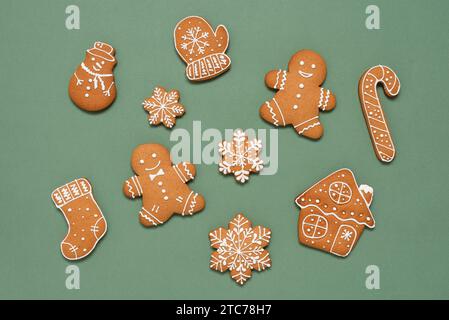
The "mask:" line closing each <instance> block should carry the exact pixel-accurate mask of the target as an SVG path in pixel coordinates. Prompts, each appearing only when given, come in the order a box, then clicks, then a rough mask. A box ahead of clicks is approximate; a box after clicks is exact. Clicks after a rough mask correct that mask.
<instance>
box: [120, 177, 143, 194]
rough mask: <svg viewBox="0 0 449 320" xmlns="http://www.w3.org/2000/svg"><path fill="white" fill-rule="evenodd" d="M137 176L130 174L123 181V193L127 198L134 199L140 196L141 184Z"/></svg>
mask: <svg viewBox="0 0 449 320" xmlns="http://www.w3.org/2000/svg"><path fill="white" fill-rule="evenodd" d="M139 179H140V178H139V177H138V176H132V177H131V178H129V179H128V180H126V181H125V183H123V193H124V194H125V196H126V197H127V198H130V199H135V198H138V197H141V196H142V192H143V191H142V185H141V183H140V180H139Z"/></svg>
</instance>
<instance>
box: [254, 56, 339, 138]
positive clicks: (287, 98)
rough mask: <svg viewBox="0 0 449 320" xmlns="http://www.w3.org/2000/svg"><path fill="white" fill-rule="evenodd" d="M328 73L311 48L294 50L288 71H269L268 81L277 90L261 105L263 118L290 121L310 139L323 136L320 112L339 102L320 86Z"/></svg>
mask: <svg viewBox="0 0 449 320" xmlns="http://www.w3.org/2000/svg"><path fill="white" fill-rule="evenodd" d="M326 73H327V71H326V62H325V61H324V59H323V58H322V57H321V56H320V55H319V54H318V53H316V52H314V51H312V50H300V51H298V52H297V53H295V54H294V55H293V56H292V57H291V59H290V62H289V64H288V71H285V70H281V69H279V70H272V71H270V72H268V73H267V74H266V76H265V84H266V85H267V87H269V88H271V89H275V90H278V91H277V93H276V94H275V96H274V98H273V99H271V100H269V101H266V102H265V103H264V104H263V105H262V106H261V107H260V110H259V113H260V116H261V117H262V119H264V120H265V121H267V122H269V123H271V124H273V125H275V126H282V127H285V126H287V125H291V126H293V127H294V128H295V130H296V132H297V133H298V134H299V135H303V136H305V137H307V138H310V139H319V138H321V136H322V135H323V127H322V125H321V122H320V119H319V112H320V111H330V110H332V109H334V108H335V103H336V101H335V96H334V95H333V93H332V92H331V91H330V90H328V89H325V88H322V87H321V85H322V83H323V82H324V80H325V79H326Z"/></svg>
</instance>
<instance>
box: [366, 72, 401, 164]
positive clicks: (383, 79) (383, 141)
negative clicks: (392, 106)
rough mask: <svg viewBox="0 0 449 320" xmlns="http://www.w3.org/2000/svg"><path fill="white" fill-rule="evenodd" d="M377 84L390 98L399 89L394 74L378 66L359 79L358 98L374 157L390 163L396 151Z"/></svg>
mask: <svg viewBox="0 0 449 320" xmlns="http://www.w3.org/2000/svg"><path fill="white" fill-rule="evenodd" d="M379 83H381V84H382V85H383V88H384V92H385V94H386V95H387V96H388V97H390V98H391V97H394V96H396V95H397V94H398V93H399V89H400V88H401V83H400V82H399V78H398V76H397V75H396V73H395V72H394V71H393V70H391V69H390V68H388V67H386V66H381V65H378V66H375V67H372V68H370V69H368V70H367V71H365V72H364V73H363V75H362V77H361V78H360V81H359V98H360V104H361V105H362V111H363V116H364V117H365V122H366V125H367V126H368V131H369V135H370V138H371V142H372V144H373V147H374V151H375V153H376V156H377V158H378V159H379V160H380V161H383V162H391V161H392V160H393V159H394V156H395V154H396V149H395V147H394V144H393V140H392V138H391V133H390V129H389V128H388V124H387V120H386V119H385V115H384V112H383V110H382V106H381V104H380V100H379V96H378V94H377V90H376V88H377V85H378V84H379Z"/></svg>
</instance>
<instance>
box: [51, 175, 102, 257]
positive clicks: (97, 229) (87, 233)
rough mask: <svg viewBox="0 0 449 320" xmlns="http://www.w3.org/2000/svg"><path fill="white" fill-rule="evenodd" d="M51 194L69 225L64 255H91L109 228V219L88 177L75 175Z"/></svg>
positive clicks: (64, 242) (62, 244) (62, 249)
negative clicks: (93, 193)
mask: <svg viewBox="0 0 449 320" xmlns="http://www.w3.org/2000/svg"><path fill="white" fill-rule="evenodd" d="M51 197H52V199H53V202H54V203H55V206H56V207H57V208H58V209H59V210H61V212H62V213H63V214H64V217H65V219H66V221H67V225H68V227H69V229H68V232H67V235H66V236H65V238H64V240H62V242H61V252H62V255H63V256H64V257H65V258H66V259H68V260H79V259H82V258H84V257H86V256H87V255H89V254H90V253H91V252H92V251H93V250H94V249H95V246H96V245H97V243H98V241H100V239H101V238H102V237H103V236H104V235H105V233H106V230H107V224H106V220H105V219H104V216H103V213H102V212H101V209H100V207H99V206H98V204H97V202H96V201H95V198H94V196H93V195H92V186H91V185H90V183H89V181H88V180H87V179H85V178H80V179H75V180H73V181H71V182H69V183H67V184H65V185H63V186H61V187H59V188H56V189H55V190H54V191H53V192H52V194H51Z"/></svg>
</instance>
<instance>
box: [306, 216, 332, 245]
mask: <svg viewBox="0 0 449 320" xmlns="http://www.w3.org/2000/svg"><path fill="white" fill-rule="evenodd" d="M327 228H328V222H327V220H326V218H324V217H322V216H320V215H317V214H310V215H308V216H307V217H305V218H304V221H303V222H302V233H303V234H304V235H305V236H306V237H307V238H310V239H320V238H322V237H324V236H325V235H326V233H327Z"/></svg>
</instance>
